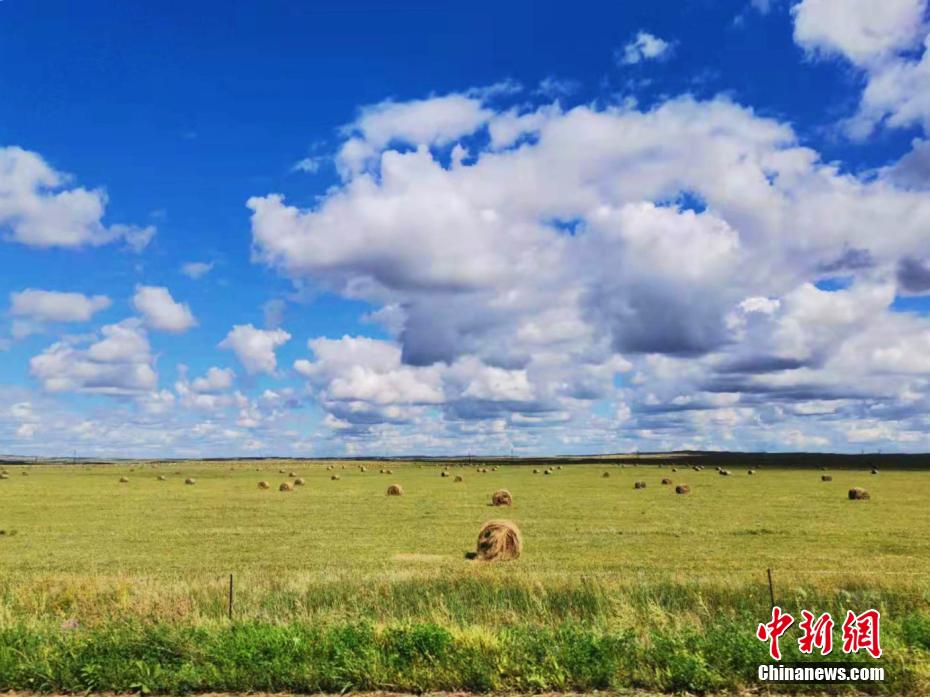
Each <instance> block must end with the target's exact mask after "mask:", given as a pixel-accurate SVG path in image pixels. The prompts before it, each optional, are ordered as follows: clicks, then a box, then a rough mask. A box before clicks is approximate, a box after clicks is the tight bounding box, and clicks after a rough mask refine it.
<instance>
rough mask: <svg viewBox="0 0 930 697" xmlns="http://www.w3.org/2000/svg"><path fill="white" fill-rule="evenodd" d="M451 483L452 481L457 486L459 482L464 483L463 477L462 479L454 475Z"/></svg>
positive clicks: (460, 476) (459, 475) (458, 475)
mask: <svg viewBox="0 0 930 697" xmlns="http://www.w3.org/2000/svg"><path fill="white" fill-rule="evenodd" d="M452 481H454V482H455V483H456V484H458V483H460V482H464V481H465V477H463V476H462V475H461V474H457V475H455V479H453V480H452Z"/></svg>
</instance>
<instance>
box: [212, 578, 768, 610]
mask: <svg viewBox="0 0 930 697" xmlns="http://www.w3.org/2000/svg"><path fill="white" fill-rule="evenodd" d="M768 573H769V597H771V598H772V607H775V581H773V580H772V570H771V569H769V570H768ZM229 583H230V586H229V587H230V591H229V592H230V593H232V577H231V576H230V581H229ZM231 597H232V595H230V598H231ZM230 602H232V601H230Z"/></svg>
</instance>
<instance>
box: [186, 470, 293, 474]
mask: <svg viewBox="0 0 930 697" xmlns="http://www.w3.org/2000/svg"><path fill="white" fill-rule="evenodd" d="M175 474H181V473H180V472H175ZM278 474H287V470H278Z"/></svg>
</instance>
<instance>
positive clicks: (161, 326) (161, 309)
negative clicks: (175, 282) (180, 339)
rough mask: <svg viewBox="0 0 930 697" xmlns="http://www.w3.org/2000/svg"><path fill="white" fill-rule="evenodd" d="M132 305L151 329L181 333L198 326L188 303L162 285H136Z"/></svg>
mask: <svg viewBox="0 0 930 697" xmlns="http://www.w3.org/2000/svg"><path fill="white" fill-rule="evenodd" d="M132 306H133V307H134V308H135V309H136V311H137V312H138V313H139V314H141V315H142V319H143V320H144V321H145V323H146V325H147V326H148V327H150V328H151V329H156V330H158V331H163V332H171V333H174V334H179V333H183V332H186V331H187V330H188V329H190V328H191V327H194V326H196V324H197V320H196V319H194V315H193V313H192V312H191V309H190V307H188V305H187V303H179V302H176V301H175V300H174V298H172V297H171V293H170V292H169V291H168V289H167V288H164V287H161V286H136V293H135V295H134V296H133V298H132Z"/></svg>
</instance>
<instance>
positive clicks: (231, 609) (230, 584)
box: [229, 574, 233, 620]
mask: <svg viewBox="0 0 930 697" xmlns="http://www.w3.org/2000/svg"><path fill="white" fill-rule="evenodd" d="M232 617H233V575H232V574H229V619H230V620H232Z"/></svg>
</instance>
